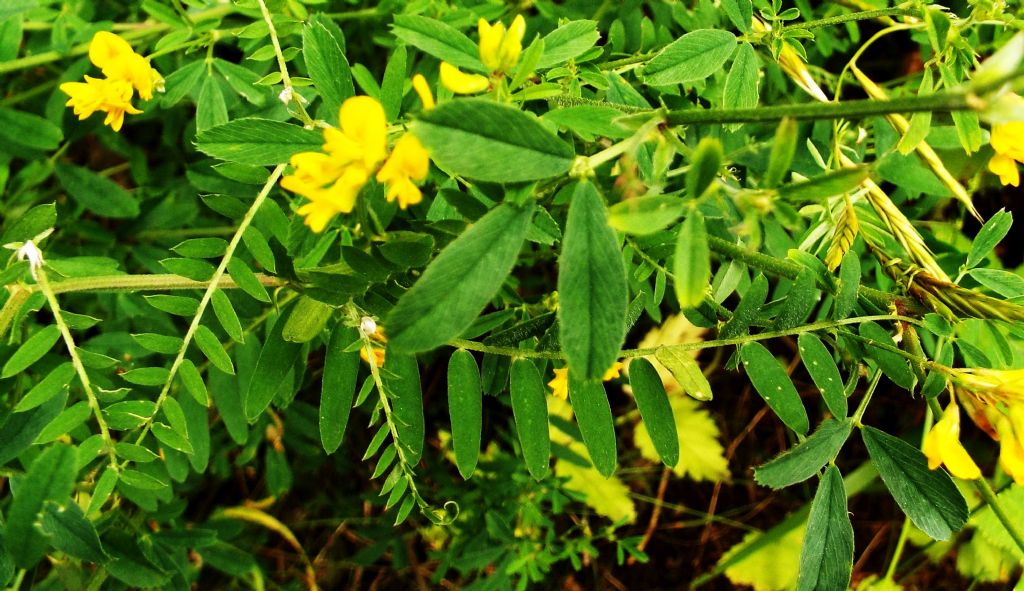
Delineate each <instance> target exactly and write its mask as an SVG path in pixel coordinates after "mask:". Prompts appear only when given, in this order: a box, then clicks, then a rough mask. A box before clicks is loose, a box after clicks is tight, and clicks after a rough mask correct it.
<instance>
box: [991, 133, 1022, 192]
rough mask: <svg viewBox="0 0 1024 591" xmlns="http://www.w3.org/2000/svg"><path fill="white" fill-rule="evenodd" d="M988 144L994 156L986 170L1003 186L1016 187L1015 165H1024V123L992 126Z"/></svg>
mask: <svg viewBox="0 0 1024 591" xmlns="http://www.w3.org/2000/svg"><path fill="white" fill-rule="evenodd" d="M990 143H991V144H992V149H993V150H995V151H996V155H995V156H993V157H992V159H991V160H989V162H988V169H989V170H990V171H991V172H993V173H995V174H996V175H998V176H999V181H1000V182H1001V183H1003V184H1004V185H1013V186H1014V187H1016V186H1017V185H1018V184H1020V172H1019V171H1018V170H1017V163H1018V162H1020V163H1024V121H1015V122H1011V123H997V124H995V125H993V126H992V139H991V140H990Z"/></svg>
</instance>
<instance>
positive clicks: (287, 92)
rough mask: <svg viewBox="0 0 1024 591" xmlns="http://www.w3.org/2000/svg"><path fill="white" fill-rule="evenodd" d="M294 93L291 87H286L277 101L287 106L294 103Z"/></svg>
mask: <svg viewBox="0 0 1024 591" xmlns="http://www.w3.org/2000/svg"><path fill="white" fill-rule="evenodd" d="M292 92H293V91H292V87H291V86H285V87H284V90H282V91H281V94H279V95H277V100H279V101H281V102H282V103H284V104H286V105H287V104H288V103H290V102H291V101H292Z"/></svg>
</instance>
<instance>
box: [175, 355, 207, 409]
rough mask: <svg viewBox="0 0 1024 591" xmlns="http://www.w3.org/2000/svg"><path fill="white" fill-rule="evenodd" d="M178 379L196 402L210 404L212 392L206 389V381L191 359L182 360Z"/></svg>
mask: <svg viewBox="0 0 1024 591" xmlns="http://www.w3.org/2000/svg"><path fill="white" fill-rule="evenodd" d="M178 379H180V380H181V383H182V385H183V386H185V390H187V391H188V393H189V394H190V395H191V396H192V398H193V399H194V400H195V401H196V402H198V403H199V404H201V405H203V406H204V407H206V406H210V393H209V392H208V391H207V390H206V383H205V382H204V381H203V376H202V375H200V374H199V370H198V369H196V366H195V364H194V363H192V361H191V360H189V359H182V360H181V365H180V366H178Z"/></svg>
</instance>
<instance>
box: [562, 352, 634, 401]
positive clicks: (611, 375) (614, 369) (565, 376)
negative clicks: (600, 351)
mask: <svg viewBox="0 0 1024 591" xmlns="http://www.w3.org/2000/svg"><path fill="white" fill-rule="evenodd" d="M622 368H623V365H622V362H621V361H616V362H615V363H613V364H612V366H611V367H609V368H608V371H606V372H604V375H603V376H601V379H602V380H604V381H606V382H607V381H608V380H614V379H615V378H617V377H619V375H620V374H621V373H622ZM554 372H555V377H554V379H552V380H551V381H550V382H548V387H549V388H551V394H552V395H553V396H554V397H555V398H560V399H562V400H565V399H566V398H568V397H569V368H568V367H561V368H558V369H556V370H554Z"/></svg>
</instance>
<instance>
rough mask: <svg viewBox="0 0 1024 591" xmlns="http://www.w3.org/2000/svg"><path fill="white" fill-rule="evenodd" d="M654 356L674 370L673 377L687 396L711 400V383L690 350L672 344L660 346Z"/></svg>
mask: <svg viewBox="0 0 1024 591" xmlns="http://www.w3.org/2000/svg"><path fill="white" fill-rule="evenodd" d="M654 356H655V358H657V360H658V361H659V362H660V363H661V364H662V365H664V366H665V368H666V369H668V370H669V371H670V372H672V377H674V378H675V379H676V381H677V382H679V385H680V386H681V387H682V388H683V392H686V395H687V396H689V397H690V398H693V399H694V400H700V401H702V402H707V401H708V400H711V398H712V393H711V384H709V383H708V379H707V378H706V377H704V372H702V371H701V369H700V364H698V363H697V360H696V359H694V358H693V355H692V354H691V352H690V351H683V350H681V349H679V348H676V347H671V346H669V347H659V348H658V351H657V352H656V353H655V354H654Z"/></svg>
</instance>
